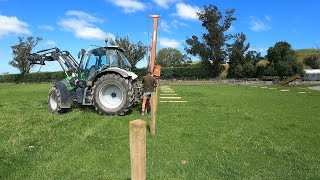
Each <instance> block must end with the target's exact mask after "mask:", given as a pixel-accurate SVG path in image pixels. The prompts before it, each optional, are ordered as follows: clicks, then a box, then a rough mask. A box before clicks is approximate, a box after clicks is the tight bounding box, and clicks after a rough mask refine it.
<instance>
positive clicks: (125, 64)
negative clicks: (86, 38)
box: [83, 46, 131, 79]
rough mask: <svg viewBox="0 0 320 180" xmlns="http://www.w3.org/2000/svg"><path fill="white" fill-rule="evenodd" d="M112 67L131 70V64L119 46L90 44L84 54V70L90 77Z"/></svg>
mask: <svg viewBox="0 0 320 180" xmlns="http://www.w3.org/2000/svg"><path fill="white" fill-rule="evenodd" d="M111 67H118V68H121V69H124V70H130V68H131V65H130V63H129V61H128V59H127V58H126V57H125V56H124V54H123V52H122V51H121V50H120V49H119V48H117V47H107V48H106V47H99V46H90V47H89V48H88V49H87V51H86V53H85V55H84V61H83V68H84V69H83V70H84V73H85V74H86V77H87V78H88V79H90V76H91V75H93V74H95V72H99V71H101V70H103V69H107V68H111Z"/></svg>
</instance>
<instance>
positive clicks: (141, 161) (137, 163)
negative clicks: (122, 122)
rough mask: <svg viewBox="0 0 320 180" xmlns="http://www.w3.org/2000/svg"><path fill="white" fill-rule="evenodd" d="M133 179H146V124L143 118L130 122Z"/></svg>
mask: <svg viewBox="0 0 320 180" xmlns="http://www.w3.org/2000/svg"><path fill="white" fill-rule="evenodd" d="M129 126H130V158H131V180H145V179H146V126H147V123H146V122H145V121H143V120H134V121H131V122H129Z"/></svg>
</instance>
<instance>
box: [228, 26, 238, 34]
mask: <svg viewBox="0 0 320 180" xmlns="http://www.w3.org/2000/svg"><path fill="white" fill-rule="evenodd" d="M235 30H236V28H235V27H234V26H232V25H231V26H230V27H229V29H228V30H227V32H229V33H230V32H234V31H235Z"/></svg>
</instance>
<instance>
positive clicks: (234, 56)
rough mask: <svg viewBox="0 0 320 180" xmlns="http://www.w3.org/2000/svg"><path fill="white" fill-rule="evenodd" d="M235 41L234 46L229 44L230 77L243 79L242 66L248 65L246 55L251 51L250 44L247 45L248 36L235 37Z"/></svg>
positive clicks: (239, 35) (238, 35)
mask: <svg viewBox="0 0 320 180" xmlns="http://www.w3.org/2000/svg"><path fill="white" fill-rule="evenodd" d="M234 38H235V41H234V43H233V44H228V45H227V47H228V52H229V69H228V75H227V76H228V77H234V78H241V77H243V74H242V69H243V68H242V67H241V66H242V65H244V64H245V63H246V61H245V57H244V53H245V52H246V51H247V50H248V49H249V47H250V44H249V43H248V44H245V41H246V36H245V34H243V33H240V34H237V35H235V36H234Z"/></svg>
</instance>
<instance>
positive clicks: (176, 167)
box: [0, 84, 320, 180]
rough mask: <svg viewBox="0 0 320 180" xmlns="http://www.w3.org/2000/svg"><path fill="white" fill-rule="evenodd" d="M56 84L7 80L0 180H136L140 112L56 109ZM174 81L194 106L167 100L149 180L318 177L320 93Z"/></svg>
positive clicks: (150, 152)
mask: <svg viewBox="0 0 320 180" xmlns="http://www.w3.org/2000/svg"><path fill="white" fill-rule="evenodd" d="M50 87H51V85H50V84H25V85H14V84H0V100H1V101H0V179H123V180H126V179H130V155H129V125H128V123H129V121H130V120H135V119H141V116H140V115H139V108H136V109H133V111H132V113H131V114H129V115H127V116H115V117H108V116H100V115H98V114H97V113H96V112H95V111H94V110H93V109H92V108H82V109H74V110H73V111H71V112H69V113H67V114H63V115H52V114H49V113H48V111H47V102H46V101H47V92H48V90H49V88H50ZM170 87H171V88H172V89H173V90H175V92H176V93H177V94H178V95H179V96H181V97H182V99H181V100H185V101H188V102H187V103H179V104H174V103H160V104H159V110H158V114H157V129H156V135H155V136H151V135H150V133H149V132H148V131H147V179H155V180H158V179H320V168H319V166H320V150H319V149H320V133H319V132H320V104H319V102H320V91H312V90H308V89H306V88H302V87H294V88H286V89H290V91H289V92H281V91H280V90H279V89H262V88H260V87H255V88H254V87H250V86H239V85H234V86H231V85H171V86H170ZM276 88H281V89H284V88H283V87H276ZM301 91H303V92H306V93H305V94H300V93H298V92H301ZM143 119H145V120H147V121H148V122H149V121H150V116H145V117H143ZM181 161H183V163H181Z"/></svg>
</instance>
